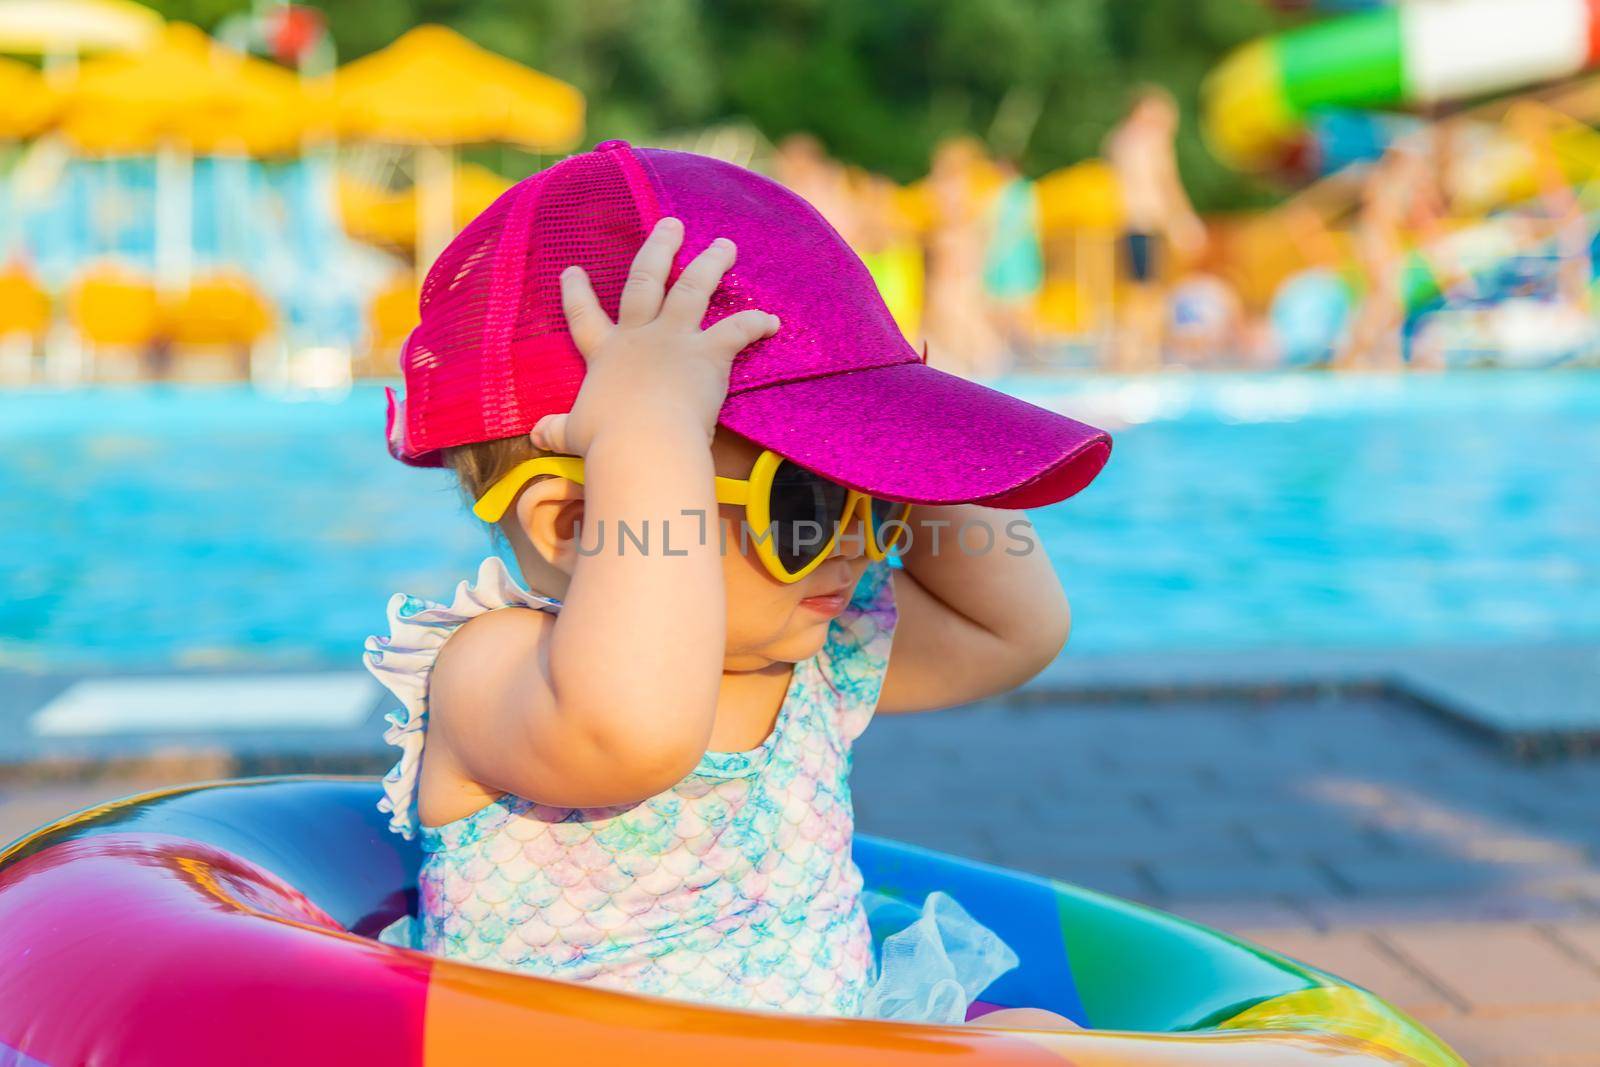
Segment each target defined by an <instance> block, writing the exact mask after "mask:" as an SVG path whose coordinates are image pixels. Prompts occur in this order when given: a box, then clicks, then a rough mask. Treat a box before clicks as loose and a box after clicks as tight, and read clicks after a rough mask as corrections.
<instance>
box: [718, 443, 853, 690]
mask: <svg viewBox="0 0 1600 1067" xmlns="http://www.w3.org/2000/svg"><path fill="white" fill-rule="evenodd" d="M760 454H761V449H760V448H758V447H757V446H756V445H754V444H752V443H751V442H750V441H748V440H746V439H745V438H743V437H740V436H738V435H737V434H733V433H729V432H728V431H726V430H723V429H721V428H718V430H717V433H716V437H715V438H714V439H713V441H712V444H711V458H712V460H713V462H714V463H715V464H716V469H717V474H718V475H720V476H721V477H724V478H741V479H742V478H748V477H749V476H750V468H751V467H752V466H753V465H754V464H755V461H756V457H757V456H759V455H760ZM718 510H719V511H720V512H721V517H722V527H723V533H724V541H723V543H724V544H725V545H726V546H727V548H726V551H725V552H724V553H723V555H722V571H723V576H724V582H725V584H726V586H727V594H728V650H727V659H726V661H725V666H726V667H727V668H728V669H729V670H758V669H760V668H762V667H766V666H768V665H770V664H772V663H798V662H799V661H801V660H803V659H807V658H809V657H811V656H813V655H815V654H816V653H817V652H818V651H819V650H820V649H821V648H822V643H823V640H824V638H826V637H827V633H828V623H829V622H831V621H832V620H833V619H834V618H835V617H836V616H837V615H838V614H839V613H840V612H841V611H843V610H844V606H845V604H847V603H848V602H849V600H850V594H851V593H852V592H853V591H854V590H855V587H856V583H857V582H858V581H859V580H860V579H861V574H862V572H863V571H865V570H866V569H867V562H868V561H867V557H866V555H865V554H864V552H863V540H864V539H863V537H862V531H861V530H860V529H859V528H858V529H856V530H854V531H846V532H847V533H849V532H854V533H855V534H856V536H854V537H841V538H840V539H839V544H838V545H837V546H836V547H835V548H834V550H833V553H832V554H831V555H830V556H829V557H828V558H827V559H825V560H823V562H822V563H821V565H820V566H818V567H817V569H816V570H814V571H812V572H811V573H810V574H808V575H806V576H805V577H804V578H802V579H800V580H799V581H798V582H794V583H792V584H785V583H783V582H780V581H778V580H777V579H776V578H774V577H772V575H770V574H768V573H767V569H766V567H765V566H764V565H763V564H762V562H761V559H760V558H759V557H758V556H757V555H756V550H755V539H754V536H753V535H754V534H759V533H762V532H763V531H751V532H750V534H747V535H745V536H742V537H741V530H742V528H743V524H744V522H745V512H744V508H743V507H740V506H732V505H726V504H725V505H722V506H720V507H719V509H718Z"/></svg>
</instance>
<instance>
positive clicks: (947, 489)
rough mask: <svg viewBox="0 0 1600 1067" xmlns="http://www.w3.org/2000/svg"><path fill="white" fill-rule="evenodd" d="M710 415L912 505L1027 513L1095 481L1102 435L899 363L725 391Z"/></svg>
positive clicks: (1104, 450)
mask: <svg viewBox="0 0 1600 1067" xmlns="http://www.w3.org/2000/svg"><path fill="white" fill-rule="evenodd" d="M719 421H720V422H721V423H722V425H723V426H726V427H727V428H728V429H730V430H732V431H734V432H735V433H737V434H740V435H742V436H744V437H748V438H749V439H750V440H752V441H754V442H755V443H756V444H758V445H761V446H762V447H764V448H770V449H771V450H772V451H774V452H776V453H778V454H779V455H782V456H786V457H788V458H789V459H792V460H794V461H795V462H796V463H798V464H800V465H801V466H803V467H807V468H810V469H811V470H814V471H817V472H818V473H819V474H824V475H826V476H827V477H829V478H832V479H833V480H834V481H836V482H839V483H841V484H843V485H847V486H849V487H850V488H852V489H858V490H861V491H862V492H865V493H871V494H873V495H875V496H881V497H885V498H888V499H890V500H901V501H906V502H909V503H913V504H966V503H977V504H985V505H988V506H989V507H996V508H1031V507H1041V506H1043V505H1045V504H1053V503H1055V502H1056V501H1058V500H1065V499H1066V498H1067V497H1069V496H1072V495H1073V494H1074V493H1076V492H1078V491H1079V490H1081V489H1082V488H1084V486H1086V485H1088V484H1089V483H1090V482H1091V481H1093V480H1094V477H1095V475H1097V474H1099V473H1100V469H1101V468H1102V467H1104V466H1105V464H1106V460H1107V459H1108V458H1109V457H1110V455H1111V435H1110V434H1108V433H1106V432H1105V431H1104V430H1097V429H1095V428H1094V427H1093V426H1087V425H1085V424H1083V423H1081V422H1077V421H1076V420H1074V419H1069V418H1067V417H1066V416H1065V415H1058V414H1056V413H1055V412H1053V411H1049V410H1046V409H1045V408H1041V407H1038V406H1037V405H1035V404H1030V403H1028V402H1027V401H1025V400H1019V399H1017V398H1016V397H1014V396H1009V395H1007V394H1006V393H1002V392H999V391H997V390H994V389H989V388H987V387H985V386H982V385H978V384H977V383H976V382H970V381H968V380H966V379H965V378H959V377H957V376H955V375H953V374H946V373H945V372H943V371H940V370H935V369H934V368H932V367H929V366H927V365H926V364H923V363H902V364H897V365H894V366H888V367H877V368H874V369H870V370H856V371H848V372H845V373H840V374H831V375H827V376H824V377H818V378H809V379H806V380H803V381H797V382H786V383H783V384H780V385H770V386H765V387H762V388H758V389H752V390H749V391H748V392H744V393H739V394H736V395H733V396H730V397H728V399H727V401H726V402H725V403H724V404H723V406H722V413H721V417H720V419H719Z"/></svg>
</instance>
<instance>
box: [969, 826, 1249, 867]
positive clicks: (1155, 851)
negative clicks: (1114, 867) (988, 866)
mask: <svg viewBox="0 0 1600 1067" xmlns="http://www.w3.org/2000/svg"><path fill="white" fill-rule="evenodd" d="M996 848H997V850H998V852H999V855H1000V856H1001V862H1018V863H1025V862H1029V861H1030V860H1032V859H1033V858H1035V857H1038V858H1041V859H1043V858H1053V857H1069V858H1071V859H1074V860H1077V861H1079V862H1082V863H1090V864H1093V863H1108V862H1109V863H1118V862H1127V863H1132V862H1139V861H1143V860H1150V859H1154V858H1166V859H1192V860H1200V861H1205V862H1212V863H1219V862H1225V861H1234V860H1238V861H1244V860H1246V859H1248V858H1250V857H1251V855H1252V851H1251V849H1250V847H1249V845H1248V844H1247V843H1246V842H1245V841H1244V840H1243V838H1241V837H1237V836H1232V835H1226V834H1198V833H1192V832H1189V831H1186V830H1180V829H1175V828H1173V827H1166V826H1149V827H1143V828H1136V827H1134V826H1132V825H1131V824H1127V825H1122V826H1115V827H1098V828H1093V829H1086V830H1083V831H1080V832H1077V833H1066V832H1063V831H1060V830H1057V829H1055V828H1053V827H1051V826H1048V825H1037V824H1036V825H1029V826H1016V827H1011V828H1008V829H1007V830H1006V832H1005V833H1003V834H1000V835H997V837H996Z"/></svg>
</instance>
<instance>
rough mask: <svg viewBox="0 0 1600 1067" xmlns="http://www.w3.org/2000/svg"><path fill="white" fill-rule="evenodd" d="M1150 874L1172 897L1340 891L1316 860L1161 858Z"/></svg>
mask: <svg viewBox="0 0 1600 1067" xmlns="http://www.w3.org/2000/svg"><path fill="white" fill-rule="evenodd" d="M1147 867H1148V870H1149V871H1150V877H1151V878H1152V879H1153V880H1154V881H1155V883H1156V885H1157V887H1158V888H1160V890H1161V891H1162V893H1163V894H1165V895H1166V896H1167V897H1168V898H1170V899H1172V900H1219V899H1234V900H1269V899H1281V898H1291V899H1293V900H1295V901H1300V900H1314V899H1321V898H1327V897H1331V896H1334V895H1336V894H1337V893H1338V892H1339V890H1338V887H1337V886H1336V885H1335V884H1334V883H1333V882H1331V881H1330V880H1329V879H1328V876H1327V875H1326V874H1324V873H1323V872H1322V871H1320V870H1318V869H1317V868H1316V867H1314V866H1313V865H1312V864H1309V863H1304V862H1300V861H1296V860H1259V859H1251V860H1239V861H1236V862H1231V863H1229V862H1216V861H1210V860H1205V861H1194V860H1169V859H1159V860H1154V861H1152V862H1150V863H1149V864H1148V865H1147Z"/></svg>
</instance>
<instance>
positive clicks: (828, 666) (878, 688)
mask: <svg viewBox="0 0 1600 1067" xmlns="http://www.w3.org/2000/svg"><path fill="white" fill-rule="evenodd" d="M898 619H899V611H898V609H897V608H896V607H895V600H894V568H893V567H891V566H890V565H889V563H888V562H887V561H886V560H879V561H876V562H873V563H869V564H867V569H866V572H865V573H863V574H862V575H861V581H860V582H859V583H857V585H856V588H855V591H854V592H853V593H852V594H851V595H850V603H849V604H848V605H846V606H845V609H844V611H842V612H841V613H840V614H839V617H838V618H836V619H834V620H833V621H832V622H831V623H829V624H828V635H827V639H826V640H825V641H824V643H823V646H822V651H820V652H818V653H817V659H816V662H817V668H818V671H819V673H820V674H821V676H822V679H823V681H824V682H825V683H826V684H827V686H828V688H829V689H830V690H831V691H832V692H831V694H830V699H829V703H830V704H831V705H832V706H833V708H834V712H835V714H834V723H835V729H837V730H838V732H839V737H840V740H841V741H842V742H843V743H844V745H845V746H846V747H848V746H850V745H851V744H853V743H854V741H855V739H856V738H857V737H860V736H861V733H862V731H864V730H865V729H866V728H867V723H868V721H869V720H871V718H872V713H873V712H874V711H875V710H876V709H877V707H878V695H879V694H880V693H881V692H882V691H883V679H884V676H885V675H886V674H887V672H888V670H889V646H890V645H891V644H892V643H893V641H894V629H895V623H896V622H897V621H898Z"/></svg>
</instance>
